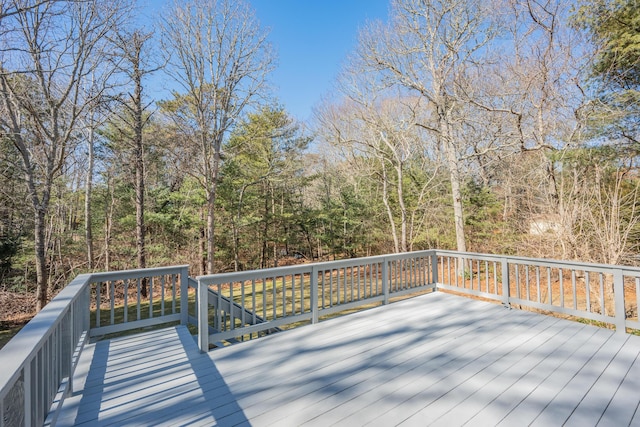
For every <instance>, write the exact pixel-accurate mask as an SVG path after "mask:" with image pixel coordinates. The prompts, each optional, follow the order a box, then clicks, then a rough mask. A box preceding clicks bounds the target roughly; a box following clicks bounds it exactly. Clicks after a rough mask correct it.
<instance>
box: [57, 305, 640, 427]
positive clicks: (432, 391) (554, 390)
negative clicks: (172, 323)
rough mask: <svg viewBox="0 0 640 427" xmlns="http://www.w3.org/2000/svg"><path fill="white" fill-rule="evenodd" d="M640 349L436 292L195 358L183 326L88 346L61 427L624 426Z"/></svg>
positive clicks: (631, 341) (634, 399)
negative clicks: (200, 426)
mask: <svg viewBox="0 0 640 427" xmlns="http://www.w3.org/2000/svg"><path fill="white" fill-rule="evenodd" d="M399 318H402V319H403V322H398V319H399ZM622 338H626V339H622ZM639 353H640V337H635V336H620V335H618V334H616V333H615V332H613V331H609V330H606V329H599V328H595V327H592V326H587V325H582V324H578V323H575V322H570V321H567V320H561V319H557V318H551V317H546V316H542V315H537V314H533V313H528V312H523V311H518V310H509V309H506V308H504V307H503V306H502V305H498V304H489V303H485V302H479V301H473V300H470V299H466V298H462V297H456V296H452V295H449V294H444V293H442V292H436V293H432V294H428V295H424V296H421V297H416V298H412V299H410V300H406V301H402V302H397V303H393V304H389V305H386V306H381V307H377V308H374V309H371V310H367V311H364V312H360V313H356V314H354V315H349V316H344V317H340V318H336V319H332V320H328V321H324V322H320V323H317V324H313V325H309V326H305V327H301V328H297V329H294V330H290V331H284V332H281V333H278V334H274V335H270V336H267V337H264V338H261V339H258V340H253V341H249V342H245V343H240V344H237V345H234V346H230V347H225V348H220V349H216V350H213V351H211V352H209V353H204V354H202V353H200V352H199V349H198V346H197V344H196V342H195V340H194V339H193V338H192V337H191V336H189V334H188V330H187V329H186V328H184V327H182V326H180V327H177V328H170V329H164V330H160V331H154V332H149V333H147V334H142V335H139V336H135V337H128V338H119V339H114V340H110V341H101V342H98V343H94V344H88V345H87V348H86V350H85V351H84V352H83V354H82V356H81V362H80V363H79V365H78V367H77V369H76V375H77V376H79V377H82V376H83V375H84V378H76V389H77V391H76V392H75V393H74V395H73V396H71V397H69V398H67V399H66V400H65V402H64V405H63V411H62V413H61V416H60V418H59V425H87V426H88V425H91V426H93V425H109V424H112V425H162V426H174V425H190V426H191V425H204V426H210V425H216V424H217V425H254V426H263V425H278V426H282V425H318V426H320V425H322V426H326V425H344V426H350V427H351V426H355V425H358V426H359V425H367V424H369V425H385V426H386V425H397V424H399V423H402V422H404V423H405V424H406V425H427V424H431V425H449V426H455V425H462V424H464V423H467V425H470V426H476V425H497V424H499V423H502V424H501V425H528V424H529V423H531V422H533V421H535V422H537V423H539V424H540V425H543V424H546V425H559V424H562V422H563V421H562V420H568V421H569V424H571V423H573V422H574V421H575V422H576V425H577V423H578V422H579V423H580V425H584V426H590V425H596V424H597V423H598V421H599V420H600V422H601V425H616V426H617V425H629V424H630V422H632V417H633V416H634V414H635V411H636V409H637V407H638V402H640V395H639V394H638V392H637V390H638V387H639V385H640V384H639V383H638V381H640V380H638V378H640V357H639ZM604 402H607V404H604ZM565 404H567V405H568V406H567V407H565V406H564V405H565ZM593 410H595V412H593ZM583 415H584V416H583ZM558 420H560V422H558Z"/></svg>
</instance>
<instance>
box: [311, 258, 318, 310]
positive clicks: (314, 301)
mask: <svg viewBox="0 0 640 427" xmlns="http://www.w3.org/2000/svg"><path fill="white" fill-rule="evenodd" d="M309 279H310V282H311V285H310V286H311V292H310V295H309V297H310V299H311V301H310V303H309V305H310V308H311V323H318V267H317V266H315V265H314V266H312V267H311V277H310V278H309Z"/></svg>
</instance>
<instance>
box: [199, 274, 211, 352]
mask: <svg viewBox="0 0 640 427" xmlns="http://www.w3.org/2000/svg"><path fill="white" fill-rule="evenodd" d="M208 290H209V287H208V286H207V285H206V284H205V283H203V282H202V281H201V280H198V347H200V352H201V353H206V352H208V351H209V293H208Z"/></svg>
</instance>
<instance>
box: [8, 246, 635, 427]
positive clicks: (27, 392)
mask: <svg viewBox="0 0 640 427" xmlns="http://www.w3.org/2000/svg"><path fill="white" fill-rule="evenodd" d="M190 285H191V286H192V287H197V290H198V291H197V292H198V295H197V298H195V301H194V302H195V304H194V305H197V314H196V309H195V307H193V309H192V310H191V313H190V311H189V310H190V308H189V303H188V288H189V286H190ZM145 288H146V289H147V291H148V294H147V296H146V297H143V293H144V289H145ZM438 289H441V290H448V291H455V292H458V293H462V294H466V295H473V296H477V297H483V298H488V299H491V300H495V301H499V302H501V303H503V304H504V305H506V306H508V307H519V308H530V309H536V310H542V311H547V312H550V313H557V314H561V315H569V316H575V317H578V318H583V319H589V320H592V321H596V322H601V323H602V324H606V325H610V326H612V327H615V329H616V330H618V331H620V332H626V330H627V329H628V328H629V329H635V330H638V329H640V322H639V321H638V305H640V268H633V267H622V266H613V265H597V264H586V263H578V262H570V261H556V260H546V259H532V258H522V257H509V256H498V255H487V254H476V253H459V252H452V251H440V250H429V251H421V252H411V253H404V254H393V255H383V256H375V257H368V258H358V259H349V260H343V261H334V262H324V263H316V264H304V265H299V266H290V267H281V268H273V269H266V270H255V271H247V272H238V273H225V274H216V275H210V276H202V277H199V278H198V281H197V282H196V281H194V280H193V279H191V278H189V277H188V268H187V266H177V267H166V268H154V269H146V270H129V271H121V272H108V273H96V274H84V275H80V276H78V277H77V278H76V279H74V280H73V281H72V282H71V283H70V284H69V285H67V287H66V288H65V289H64V290H63V291H62V292H61V293H60V294H59V295H58V296H57V297H56V298H54V300H53V301H51V303H49V304H48V305H47V306H46V307H45V308H44V309H43V310H42V311H41V312H40V313H38V315H37V316H35V317H34V319H33V320H32V321H31V322H29V323H28V324H27V325H26V326H25V327H24V328H23V330H22V331H21V332H20V333H19V334H18V335H16V337H14V339H12V340H11V341H10V342H9V343H8V344H7V345H6V346H5V347H4V348H3V349H2V350H0V364H1V365H0V366H2V368H1V369H0V427H8V426H38V425H43V424H45V425H54V424H55V421H56V416H57V411H56V409H57V408H59V407H60V406H61V403H62V400H63V399H64V397H65V396H66V395H67V394H68V393H69V392H71V391H72V389H73V380H72V379H73V372H74V369H75V366H76V363H77V360H78V357H79V355H80V352H81V351H82V348H83V346H84V344H85V343H86V341H87V340H88V339H89V337H97V336H102V335H105V334H112V333H119V332H124V331H130V330H132V329H138V328H143V327H149V326H153V325H159V324H163V323H167V322H179V323H181V324H186V323H197V324H198V342H199V346H200V348H201V350H202V351H208V349H209V347H210V343H212V344H218V343H220V342H222V341H227V342H233V341H234V340H241V339H245V338H247V337H253V336H258V335H261V334H265V333H271V332H273V331H277V330H278V329H279V328H281V327H283V326H285V325H291V324H296V323H298V322H301V323H303V322H312V323H314V322H317V321H318V320H319V318H321V317H322V316H327V315H331V314H335V313H338V312H345V311H348V310H354V309H357V308H359V307H362V306H365V305H368V304H379V303H383V304H386V303H388V302H389V301H390V300H391V299H392V298H394V297H400V296H407V295H411V294H416V293H420V292H429V291H434V290H438ZM116 301H119V302H122V305H118V303H117V302H116Z"/></svg>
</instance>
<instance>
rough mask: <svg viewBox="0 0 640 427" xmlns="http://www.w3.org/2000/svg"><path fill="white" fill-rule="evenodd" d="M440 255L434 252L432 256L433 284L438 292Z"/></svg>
mask: <svg viewBox="0 0 640 427" xmlns="http://www.w3.org/2000/svg"><path fill="white" fill-rule="evenodd" d="M438 280H439V278H438V253H437V252H436V251H433V254H431V283H430V284H434V285H436V290H437V289H438Z"/></svg>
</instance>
